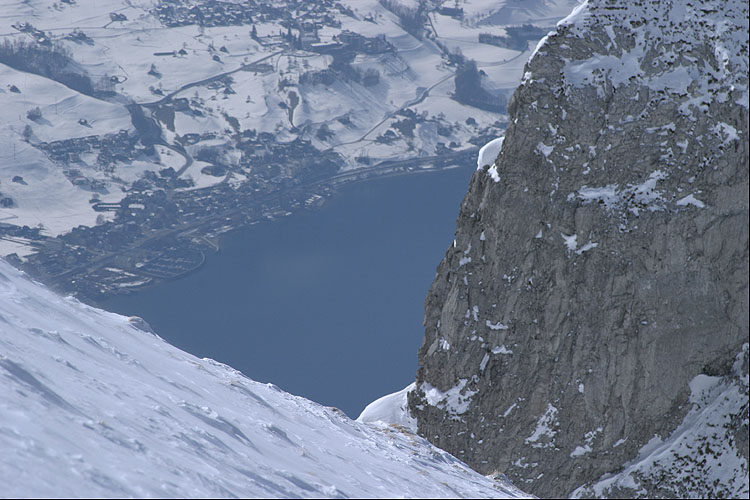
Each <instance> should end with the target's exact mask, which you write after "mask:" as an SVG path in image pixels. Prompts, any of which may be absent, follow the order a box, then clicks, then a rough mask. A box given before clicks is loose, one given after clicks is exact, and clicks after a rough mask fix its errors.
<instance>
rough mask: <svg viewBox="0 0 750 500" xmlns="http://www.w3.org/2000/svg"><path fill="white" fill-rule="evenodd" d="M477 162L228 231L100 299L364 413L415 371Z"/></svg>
mask: <svg viewBox="0 0 750 500" xmlns="http://www.w3.org/2000/svg"><path fill="white" fill-rule="evenodd" d="M472 171H473V168H472V167H468V168H466V167H465V168H460V169H453V170H449V171H443V172H436V173H422V174H418V175H417V174H415V175H408V176H401V177H393V178H387V179H380V180H373V181H367V182H363V183H358V184H352V185H349V186H346V187H343V188H342V189H341V191H340V193H339V194H337V195H336V196H334V197H333V198H331V199H330V200H329V201H328V202H327V203H326V204H325V205H324V206H323V207H322V208H321V209H320V210H318V211H315V212H307V213H301V214H295V215H293V216H290V217H286V218H283V219H280V220H277V221H274V222H270V223H264V224H260V225H256V226H251V227H248V228H243V229H239V230H236V231H233V232H230V233H227V234H225V235H224V236H223V237H222V239H221V251H220V252H219V253H217V254H209V255H208V258H207V262H206V263H205V265H204V266H203V267H202V268H201V269H200V270H198V271H196V272H194V273H192V274H190V275H188V276H186V277H184V278H182V279H179V280H175V281H171V282H167V283H163V284H160V285H158V286H155V287H152V288H148V289H145V290H142V291H140V292H138V293H136V294H134V295H130V296H123V297H115V298H112V299H108V300H107V301H105V302H104V303H103V304H102V305H103V307H105V308H106V309H109V310H112V311H115V312H119V313H122V314H126V315H137V316H141V317H143V318H144V319H146V321H148V322H149V323H150V324H151V326H152V327H153V328H154V329H155V331H156V332H158V334H159V335H160V336H162V337H163V338H165V339H166V340H167V341H169V342H170V343H172V344H174V345H176V346H178V347H179V348H181V349H183V350H185V351H188V352H190V353H192V354H195V355H197V356H199V357H210V358H213V359H216V360H218V361H221V362H223V363H226V364H228V365H231V366H232V367H234V368H236V369H238V370H240V371H242V372H243V373H245V374H246V375H247V376H249V377H250V378H253V379H255V380H258V381H262V382H273V383H274V384H276V385H278V386H279V387H281V388H282V389H284V390H286V391H288V392H291V393H293V394H297V395H300V396H305V397H307V398H309V399H312V400H314V401H317V402H319V403H321V404H325V405H329V406H336V407H338V408H340V409H342V410H343V411H344V412H346V413H347V414H348V415H349V416H350V417H352V418H356V417H357V416H358V415H359V412H360V411H361V410H362V409H363V408H364V407H365V405H367V404H368V403H370V402H371V401H373V400H375V399H377V398H379V397H380V396H383V395H385V394H387V393H390V392H393V391H396V390H399V389H402V388H404V387H405V386H406V385H408V384H409V383H411V382H412V381H413V380H414V377H415V373H416V369H417V350H418V348H419V346H420V344H421V342H422V337H423V335H424V330H423V327H422V319H423V315H424V308H423V304H424V299H425V296H426V293H427V289H428V287H429V286H430V284H431V282H432V280H433V278H434V277H435V269H436V267H437V265H438V263H439V262H440V260H441V259H442V257H443V255H444V253H445V250H446V249H447V248H448V246H449V245H450V244H451V242H452V241H453V234H454V231H455V227H456V216H457V215H458V207H459V204H460V202H461V200H462V198H463V196H464V194H465V193H466V188H467V186H468V182H469V178H470V176H471V174H472Z"/></svg>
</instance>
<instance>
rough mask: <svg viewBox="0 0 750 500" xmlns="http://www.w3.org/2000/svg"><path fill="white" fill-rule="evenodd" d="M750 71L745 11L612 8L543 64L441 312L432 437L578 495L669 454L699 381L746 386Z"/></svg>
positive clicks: (449, 279)
mask: <svg viewBox="0 0 750 500" xmlns="http://www.w3.org/2000/svg"><path fill="white" fill-rule="evenodd" d="M747 61H748V4H747V2H744V1H739V0H732V1H728V2H723V1H721V2H719V1H713V2H710V1H709V2H694V1H687V0H675V1H674V2H659V1H656V0H650V1H646V0H644V1H639V2H611V1H591V2H589V3H588V4H587V5H584V6H582V7H581V8H580V9H579V10H578V11H577V12H575V13H574V14H572V15H571V16H570V17H569V18H568V19H566V20H565V21H563V22H561V23H560V25H559V26H558V29H557V31H556V32H555V33H552V34H550V35H549V36H548V38H547V39H546V40H545V41H544V42H543V43H541V44H540V48H539V50H538V51H537V53H536V54H535V55H534V56H533V57H532V59H531V60H530V61H529V63H528V65H527V68H526V70H527V71H526V75H525V77H524V80H523V83H522V85H521V86H520V87H519V88H518V90H517V91H516V92H515V94H514V96H513V98H512V101H511V103H510V106H509V113H510V115H511V125H510V126H509V127H508V130H507V134H506V139H505V143H504V145H503V148H502V151H501V152H500V155H499V156H498V158H497V160H496V162H495V164H494V165H492V166H490V167H489V168H487V167H486V166H485V167H484V168H482V169H480V170H478V171H477V172H476V173H475V175H474V176H473V178H472V180H471V183H470V186H469V192H468V194H467V195H466V198H465V199H464V201H463V203H462V205H461V209H460V213H459V217H458V222H457V225H458V228H457V232H456V237H455V241H454V244H453V245H452V247H451V248H450V249H449V250H448V252H447V253H446V257H445V259H444V260H443V261H442V262H441V263H440V265H439V267H438V271H437V276H436V278H435V281H434V283H433V284H432V287H431V288H430V291H429V292H428V296H427V299H426V301H425V328H426V330H425V338H424V343H423V345H422V347H421V349H420V351H419V364H420V369H419V371H418V374H417V389H416V390H415V391H414V392H412V393H410V396H409V404H410V411H411V413H412V414H413V415H414V416H415V417H416V418H417V421H418V426H419V433H420V434H422V435H423V436H425V437H426V438H428V439H429V440H431V441H432V442H433V443H435V444H436V445H438V446H440V447H441V448H444V449H446V450H447V451H449V452H451V453H453V454H455V455H456V456H457V457H460V458H461V459H463V460H465V461H466V462H467V463H469V464H471V465H472V466H473V467H475V468H476V469H477V470H479V471H481V472H483V473H488V474H489V473H492V472H496V471H499V472H504V473H505V474H507V475H508V477H509V478H510V479H511V480H512V481H514V482H516V484H517V485H518V486H519V487H521V488H522V489H524V490H526V491H529V492H531V493H534V494H537V495H541V496H550V495H553V496H558V495H567V494H571V493H572V492H573V491H574V490H575V489H576V488H578V487H579V486H581V485H585V484H589V483H591V482H593V481H595V480H597V479H598V478H600V477H602V476H603V475H604V474H607V473H615V472H618V471H619V470H621V469H622V467H623V464H625V463H627V462H628V461H630V460H633V459H634V458H635V457H636V456H637V454H638V452H639V450H641V448H642V447H643V446H644V445H645V444H646V443H647V442H649V441H650V440H651V439H652V438H653V437H654V436H655V435H656V436H661V437H662V438H666V437H667V436H669V435H670V433H671V432H672V431H673V430H674V429H675V428H676V427H677V426H678V425H680V424H681V422H683V418H685V415H686V414H687V413H688V411H689V410H690V408H691V404H690V401H689V399H688V398H689V395H690V388H689V386H688V383H689V382H690V381H691V380H693V379H694V377H696V376H697V375H699V374H701V373H703V374H707V375H713V376H723V375H727V376H728V375H729V374H730V371H731V366H732V363H733V360H734V359H735V356H736V355H737V353H738V352H741V351H742V350H743V343H745V342H747V341H748V300H749V299H748V204H749V200H748V90H747V89H748V62H747ZM745 366H746V365H745ZM745 370H747V368H745ZM744 398H745V406H744V416H743V414H739V415H738V416H737V417H736V420H737V421H738V422H739V423H738V425H737V426H736V428H737V436H738V439H739V438H740V436H742V435H745V436H746V434H747V423H746V421H747V403H746V400H747V391H746V390H745V393H744ZM743 422H744V424H743ZM743 425H744V427H743ZM743 429H744V430H743ZM743 432H744V434H743ZM739 448H742V445H741V444H740V445H739ZM746 448H747V445H746V443H745V445H744V451H738V450H737V446H734V445H732V446H730V448H729V449H730V451H731V450H734V451H732V453H734V454H735V455H738V454H739V455H745V457H746V455H747V450H746ZM738 459H739V460H740V461H741V460H742V458H741V457H740V458H738ZM744 460H745V461H744V464H745V465H744V467H745V472H744V474H745V477H747V460H746V458H745V459H744ZM738 463H740V462H738ZM669 481H670V478H669V476H668V474H667V475H666V476H665V477H664V478H662V483H663V484H667V483H669ZM746 481H747V480H746V479H745V482H746ZM644 484H645V483H644ZM723 486H725V485H723ZM723 486H722V487H723ZM701 488H703V489H701ZM727 488H729V487H727ZM688 490H689V491H692V492H693V493H694V494H697V495H710V494H712V492H713V493H716V492H717V491H720V490H711V486H705V485H704V486H696V487H695V488H693V489H692V490H690V489H688ZM665 491H668V488H667V489H666V490H664V491H662V490H659V491H656V490H655V489H653V487H651V486H648V485H644V486H643V488H642V489H641V491H640V492H638V493H639V494H641V495H649V494H660V495H664V494H667V493H665ZM669 491H677V490H669ZM721 491H723V490H721ZM727 491H730V492H731V491H732V490H731V488H729V489H728V490H727ZM634 492H635V491H634V490H633V491H627V492H625V493H623V494H626V495H631V494H633V493H634ZM610 494H612V495H616V493H615V492H610ZM735 494H736V492H735Z"/></svg>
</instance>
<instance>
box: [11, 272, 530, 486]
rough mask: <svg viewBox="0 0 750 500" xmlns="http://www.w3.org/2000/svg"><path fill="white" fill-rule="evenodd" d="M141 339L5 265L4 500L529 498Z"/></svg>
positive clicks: (425, 449) (427, 448) (409, 437)
mask: <svg viewBox="0 0 750 500" xmlns="http://www.w3.org/2000/svg"><path fill="white" fill-rule="evenodd" d="M145 329H147V325H145V323H144V322H143V320H137V319H132V318H131V319H130V320H129V319H128V318H125V317H123V316H119V315H116V314H111V313H107V312H104V311H101V310H97V309H93V308H91V307H88V306H86V305H83V304H81V303H79V302H77V301H76V300H74V299H69V298H68V299H64V298H60V297H59V296H56V295H55V294H53V293H52V292H50V291H48V290H47V289H45V288H43V287H42V286H41V285H38V284H35V283H32V282H31V281H29V280H27V279H26V278H25V277H23V276H21V275H20V274H19V273H18V272H17V271H16V270H15V269H13V268H12V267H11V266H10V265H8V264H7V263H5V262H3V261H0V449H1V450H2V453H0V483H2V485H3V487H2V494H3V496H7V497H29V496H33V497H49V496H53V497H67V496H70V497H80V496H92V497H97V496H103V497H125V496H136V497H147V496H156V497H183V496H188V497H231V496H236V497H286V498H291V497H330V498H346V497H373V496H380V497H394V496H407V497H432V496H437V497H456V496H465V497H515V496H524V494H523V493H522V492H520V491H518V490H516V489H515V488H513V487H512V486H511V485H509V484H508V483H507V482H503V481H493V480H491V479H488V478H485V477H483V476H481V475H479V474H477V473H476V472H474V471H472V470H471V469H469V468H468V467H467V466H466V465H465V464H463V463H461V462H460V461H459V460H457V459H456V458H454V457H452V456H451V455H449V454H447V453H446V452H444V451H442V450H438V449H436V448H434V447H433V446H432V445H430V444H429V443H428V442H427V441H425V440H424V439H422V438H420V437H417V436H415V435H413V434H411V433H409V432H408V431H406V430H404V429H403V428H397V427H389V426H380V427H375V426H369V425H366V424H361V423H358V422H354V421H352V420H350V419H348V418H346V416H345V415H344V414H343V413H341V412H339V411H337V410H335V409H333V408H325V407H322V406H320V405H318V404H316V403H313V402H311V401H309V400H306V399H304V398H300V397H296V396H292V395H290V394H287V393H285V392H283V391H281V390H280V389H278V388H276V387H275V386H273V385H267V384H260V383H257V382H254V381H252V380H250V379H248V378H246V377H245V376H243V375H242V374H241V373H239V372H237V371H235V370H233V369H232V368H230V367H228V366H226V365H223V364H221V363H217V362H215V361H213V360H210V359H198V358H195V357H194V356H192V355H190V354H187V353H185V352H183V351H180V350H179V349H177V348H175V347H173V346H171V345H169V344H167V343H166V342H164V341H163V340H162V339H160V338H159V337H158V336H156V335H155V334H154V333H151V332H148V331H145Z"/></svg>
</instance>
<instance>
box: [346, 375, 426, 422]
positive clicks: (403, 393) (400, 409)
mask: <svg viewBox="0 0 750 500" xmlns="http://www.w3.org/2000/svg"><path fill="white" fill-rule="evenodd" d="M415 387H416V383H415V382H412V383H411V384H409V385H407V386H406V387H404V388H403V389H401V390H400V391H398V392H394V393H392V394H388V395H386V396H383V397H382V398H380V399H376V400H375V401H373V402H372V403H370V404H369V405H367V406H366V407H365V409H364V410H362V413H360V414H359V417H357V422H365V423H382V424H388V425H390V424H395V425H401V426H404V427H406V428H407V429H409V430H410V431H412V432H413V433H415V434H416V432H417V419H416V418H414V417H412V416H411V414H410V413H409V403H408V401H407V397H408V394H409V393H410V392H411V391H413V390H414V388H415Z"/></svg>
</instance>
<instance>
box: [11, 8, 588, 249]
mask: <svg viewBox="0 0 750 500" xmlns="http://www.w3.org/2000/svg"><path fill="white" fill-rule="evenodd" d="M393 3H394V5H402V6H407V7H408V6H409V5H411V4H410V3H409V2H406V1H401V2H393ZM231 4H237V5H244V3H243V2H241V1H235V2H228V3H226V4H225V5H231ZM516 4H517V2H512V1H508V0H471V1H469V0H462V1H459V2H453V1H450V2H449V1H446V2H444V5H441V6H440V7H439V8H438V7H434V9H433V10H432V11H431V12H430V13H429V14H428V16H427V18H426V19H427V20H426V22H425V23H424V24H425V25H424V28H425V31H424V36H422V37H421V39H420V38H415V37H414V36H413V35H411V34H409V33H407V31H406V30H405V29H404V28H403V27H402V26H401V20H400V19H399V18H398V16H397V15H395V14H394V13H393V12H391V11H389V10H387V9H386V8H385V7H384V6H383V5H381V4H380V3H379V2H378V1H376V0H349V1H344V2H342V4H341V8H337V7H336V6H335V5H334V3H333V2H327V1H325V0H320V2H319V6H320V8H321V9H323V11H322V12H316V13H314V14H310V13H309V12H308V11H304V10H300V8H299V7H294V9H296V10H294V11H293V16H292V18H293V19H300V20H303V21H302V22H303V24H304V22H307V23H308V25H309V26H312V25H313V24H314V25H315V29H314V31H312V32H309V33H308V32H306V34H305V36H306V37H308V38H307V39H306V41H305V43H304V44H302V47H293V46H291V45H290V44H289V43H288V41H285V40H284V36H285V34H286V28H284V27H283V25H282V24H280V19H282V18H281V17H278V16H277V17H274V16H275V15H276V14H268V15H266V14H254V17H253V18H252V21H250V20H247V19H246V20H245V21H243V22H242V23H239V22H236V23H232V22H223V23H222V22H213V21H205V22H204V23H203V25H199V23H198V22H196V21H194V20H193V21H191V22H185V23H183V24H182V25H175V24H174V23H172V24H171V25H170V24H169V23H168V22H167V21H165V19H167V17H162V18H160V17H159V15H160V14H159V12H162V13H163V12H164V9H167V10H168V9H169V8H174V9H178V8H184V9H187V8H188V7H195V8H204V12H209V11H207V10H205V6H206V5H208V3H207V2H204V1H201V0H190V1H187V0H185V1H182V0H181V1H178V2H173V3H163V2H160V1H158V0H99V1H97V2H83V1H75V0H71V1H70V2H57V3H50V2H46V1H41V0H29V1H27V2H23V3H18V2H15V1H10V0H0V12H2V15H1V16H0V44H4V43H8V44H20V43H24V44H27V45H30V46H33V47H36V48H39V47H41V48H42V49H44V48H45V47H47V48H49V47H55V48H56V49H55V50H62V51H67V53H68V55H69V57H70V63H69V64H68V66H67V67H66V68H65V69H64V71H72V72H73V73H76V74H79V75H84V76H86V77H88V78H89V79H90V81H91V83H92V85H93V87H94V89H95V90H97V91H102V90H107V91H110V92H114V93H115V94H114V95H112V94H110V95H109V96H103V95H101V94H96V93H95V96H94V97H92V96H91V95H84V94H83V93H80V92H78V91H76V90H73V89H71V88H70V87H68V86H66V85H63V84H62V83H59V82H58V81H55V80H54V79H52V78H50V77H48V76H42V75H39V74H34V73H33V72H28V71H25V70H21V69H16V68H14V67H11V66H7V65H4V64H2V63H0V80H2V82H3V85H2V86H1V87H0V108H2V109H3V116H4V118H3V121H2V123H0V199H3V198H7V199H9V200H12V202H5V203H0V223H6V224H13V225H16V226H23V225H27V226H30V227H42V229H43V231H42V234H45V235H48V236H55V235H59V234H62V233H66V232H68V231H69V230H70V229H72V228H74V227H76V226H78V225H80V224H83V225H86V226H92V225H94V224H96V221H97V216H98V215H99V214H98V213H97V212H95V211H94V210H93V209H92V206H91V205H92V203H91V201H90V200H91V199H92V195H93V193H94V192H95V193H96V195H97V196H98V197H99V200H100V201H103V202H109V203H112V202H118V201H119V200H121V199H122V198H123V197H124V196H125V195H126V191H127V190H128V189H130V187H131V186H132V184H133V182H135V181H136V180H138V179H139V178H141V177H142V176H144V175H147V174H148V172H149V171H151V172H157V171H159V170H161V169H163V168H165V167H168V166H172V165H170V158H169V157H168V155H164V154H161V155H159V156H156V157H148V156H143V155H140V156H139V155H136V157H134V158H130V159H123V158H122V157H119V158H115V159H114V160H112V161H111V162H102V161H101V159H100V158H98V157H97V153H98V151H99V150H97V149H96V148H94V149H93V150H91V151H89V152H88V153H87V154H81V155H79V156H76V155H75V154H74V153H70V154H68V155H67V156H64V157H63V161H61V160H60V158H58V159H57V160H55V161H53V159H52V158H51V157H50V155H49V154H45V152H44V151H43V149H44V147H45V144H50V143H54V142H55V141H63V140H69V139H75V138H85V137H90V136H96V137H100V138H101V137H104V136H107V135H113V134H117V133H118V132H120V131H125V132H127V133H128V134H130V135H134V134H135V133H136V129H135V127H134V126H133V124H132V123H131V118H130V115H129V113H128V111H127V109H126V108H125V106H126V105H127V104H128V103H137V104H141V105H143V104H149V103H156V102H159V101H160V100H162V99H163V98H164V97H165V96H170V97H171V99H172V100H178V99H184V103H185V104H181V106H188V107H187V108H185V107H175V109H176V111H175V112H173V113H172V117H171V118H170V117H169V112H166V114H165V110H164V109H161V111H159V108H158V107H154V106H151V107H143V109H144V110H145V112H146V113H147V115H149V114H153V117H154V118H155V119H156V120H157V121H158V124H159V126H160V127H161V133H162V138H163V141H164V143H165V144H167V145H173V144H177V142H179V140H180V137H183V136H185V135H186V134H206V133H210V134H212V137H211V138H210V139H206V140H202V141H201V142H198V144H197V145H195V146H194V148H200V147H203V146H207V145H208V144H207V143H206V141H212V143H219V144H224V145H225V146H226V147H227V148H229V149H232V148H236V147H237V146H236V144H235V139H233V134H234V132H235V130H234V129H235V128H237V130H240V131H242V130H256V131H257V132H269V133H272V134H273V135H274V137H275V140H277V141H290V140H292V139H295V138H297V137H300V138H303V139H305V140H310V141H312V143H313V145H314V146H315V147H317V148H318V149H321V150H325V149H329V148H332V149H333V151H335V152H337V153H339V154H341V155H342V157H343V159H344V162H345V166H344V168H347V169H354V168H357V167H361V166H362V165H363V163H362V162H357V161H355V160H356V159H357V158H360V159H362V158H367V159H368V161H369V164H373V163H375V162H377V161H381V160H386V159H404V158H411V157H417V156H431V155H435V154H440V153H441V152H445V151H446V148H447V150H452V151H461V150H464V149H467V148H472V147H474V146H475V144H474V143H473V142H470V141H476V140H480V141H481V140H483V139H486V138H492V137H497V136H499V135H502V130H503V129H504V126H505V123H506V122H507V116H506V115H505V114H504V113H503V112H499V111H486V110H483V109H478V108H476V107H471V106H468V105H465V104H461V103H459V102H457V101H456V100H455V99H453V98H452V97H451V96H452V95H453V93H454V91H455V81H454V77H455V73H456V71H457V67H456V65H455V64H453V63H451V62H450V61H449V60H448V58H447V55H446V51H447V52H457V51H460V52H461V53H462V54H463V55H464V56H466V57H467V58H469V59H474V60H475V61H476V63H477V68H478V69H479V70H480V71H481V72H483V74H484V75H485V76H483V79H482V85H483V86H484V87H485V88H486V89H487V90H488V92H490V93H491V94H494V95H496V96H505V97H507V96H508V95H509V94H510V91H511V90H512V89H513V88H515V87H516V86H517V85H518V83H519V82H520V79H521V74H522V71H523V65H524V63H525V61H526V60H527V59H528V57H529V55H530V54H531V48H533V47H534V46H535V42H534V41H530V42H529V43H528V45H527V46H526V47H525V48H524V47H522V46H518V47H515V49H510V48H505V47H501V46H496V45H490V44H486V43H479V41H478V37H479V35H480V34H483V33H484V34H491V35H493V36H505V35H506V30H505V27H507V26H520V25H521V24H534V25H535V26H537V27H538V28H540V29H542V28H543V29H546V28H550V27H552V26H554V24H555V22H556V21H557V20H558V19H560V18H562V17H563V16H565V15H566V14H567V13H568V12H569V11H570V10H571V8H572V6H574V5H575V4H576V0H555V1H550V2H547V1H544V2H542V1H534V2H527V3H526V4H525V5H524V6H523V7H519V6H518V5H516ZM271 5H272V6H273V7H280V8H281V9H284V8H287V7H286V3H285V2H284V1H281V0H277V1H275V2H272V4H271ZM443 7H447V8H456V7H457V8H460V9H463V13H462V15H457V14H455V13H453V14H451V13H450V12H448V11H446V10H445V9H443ZM243 8H244V7H243ZM289 8H290V9H291V7H289ZM159 9H162V10H159ZM326 9H327V10H326ZM347 9H349V10H347ZM324 14H325V15H326V16H328V19H329V20H328V21H323V19H324V17H323V16H324ZM316 16H317V17H316ZM331 20H332V21H331ZM251 28H252V29H255V32H256V33H257V36H256V37H255V38H253V37H251ZM349 32H353V33H357V34H359V35H362V36H364V37H369V38H370V39H375V38H377V37H379V36H382V37H384V38H383V40H384V41H386V42H387V43H389V44H390V45H391V46H392V47H393V48H394V50H393V51H387V50H386V51H369V52H368V51H365V52H358V53H357V55H356V57H355V58H354V60H353V61H352V62H351V68H354V70H356V71H360V72H365V71H367V70H374V71H377V72H378V74H379V81H378V82H377V83H376V84H369V85H365V84H364V83H361V82H358V81H356V80H347V79H346V78H343V79H342V78H337V79H336V81H334V82H332V83H330V82H329V83H325V84H324V83H320V82H317V83H311V82H310V81H308V80H305V75H307V76H309V75H314V74H315V73H316V72H324V71H325V70H326V69H327V68H329V67H330V65H331V64H332V61H333V56H332V55H330V54H328V53H325V52H321V51H319V50H318V51H317V52H316V50H317V49H315V48H314V46H315V44H323V45H325V44H331V43H335V42H336V41H337V40H340V38H341V36H342V34H344V36H346V33H349ZM293 34H295V35H300V36H301V35H302V32H301V31H299V33H298V32H297V31H294V32H293ZM311 44H312V45H311ZM44 50H46V49H44ZM222 75H224V76H223V77H222V78H218V79H215V80H211V79H212V78H214V77H221V76H222ZM204 80H206V81H204ZM292 93H294V94H295V95H296V96H297V99H298V100H299V102H298V104H297V105H296V106H292V99H293V98H292V97H291V95H292ZM289 107H294V110H293V113H290V112H289ZM37 108H38V114H39V116H36V115H35V114H34V111H35V110H37ZM30 112H31V113H30ZM159 113H162V114H159ZM405 113H406V114H405ZM410 113H411V114H410ZM407 114H410V116H407ZM412 122H414V123H412ZM410 126H411V127H413V129H412V130H411V131H409V130H408V129H409V127H410ZM324 127H325V128H324ZM321 129H322V130H323V131H324V132H325V131H327V132H328V133H320V132H321ZM388 134H392V135H388ZM237 152H238V153H239V151H237ZM179 160H184V159H182V158H179ZM202 166H205V164H203V165H202ZM179 167H180V165H179V164H178V165H176V166H173V168H175V170H179ZM71 171H72V172H71ZM181 175H183V176H185V177H188V176H189V177H190V178H191V179H192V180H193V181H194V183H195V184H194V187H195V188H201V187H207V186H210V185H213V184H215V183H216V182H219V181H220V180H222V178H220V177H219V178H216V177H211V176H206V175H202V174H201V173H200V168H199V167H198V165H193V166H192V167H191V168H189V169H187V171H185V172H181ZM19 176H20V177H21V178H22V179H23V182H17V181H13V179H14V178H17V177H19ZM238 178H240V176H236V177H235V180H236V179H238ZM92 186H93V187H92ZM100 221H101V219H100ZM40 225H41V226H40ZM32 251H33V249H32V248H30V247H28V246H26V245H25V244H24V242H23V240H22V239H19V238H12V239H10V238H2V237H0V255H7V254H9V253H11V252H16V253H18V254H19V255H21V256H23V255H24V254H28V253H30V252H32Z"/></svg>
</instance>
